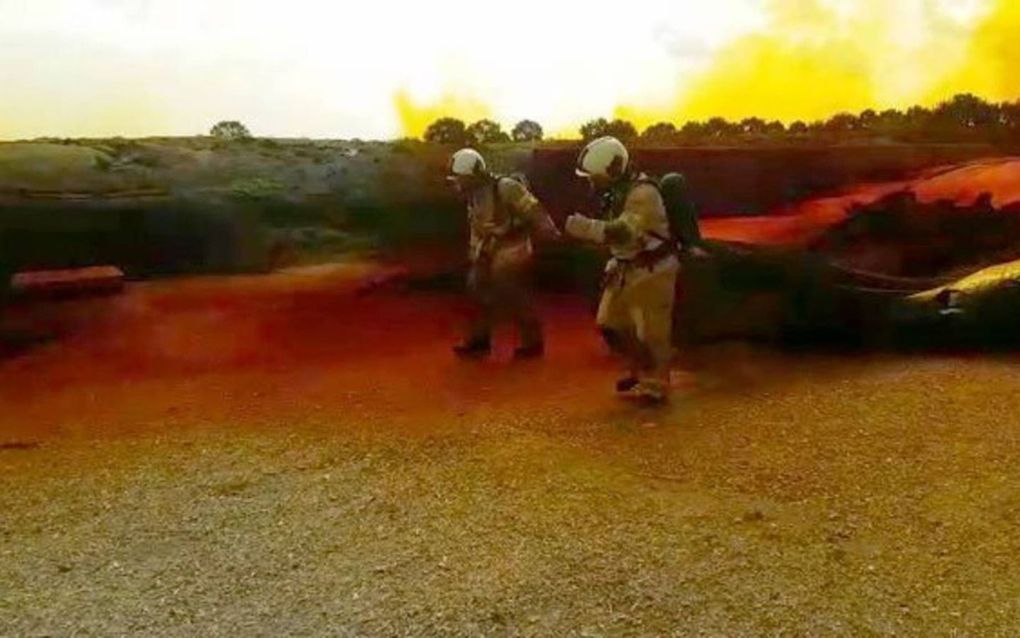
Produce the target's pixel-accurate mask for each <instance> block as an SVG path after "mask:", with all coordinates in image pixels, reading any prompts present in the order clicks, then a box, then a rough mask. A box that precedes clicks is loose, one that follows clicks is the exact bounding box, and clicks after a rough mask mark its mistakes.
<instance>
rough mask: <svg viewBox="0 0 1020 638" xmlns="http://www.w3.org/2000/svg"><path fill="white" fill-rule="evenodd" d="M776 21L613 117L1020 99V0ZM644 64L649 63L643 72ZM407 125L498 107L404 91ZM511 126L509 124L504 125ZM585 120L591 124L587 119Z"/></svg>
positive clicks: (922, 3)
mask: <svg viewBox="0 0 1020 638" xmlns="http://www.w3.org/2000/svg"><path fill="white" fill-rule="evenodd" d="M765 6H766V12H767V18H768V19H767V25H766V27H765V28H764V29H760V30H757V31H754V32H752V33H748V34H746V35H744V36H741V37H738V38H737V39H735V40H733V41H732V42H730V43H728V44H725V45H723V46H722V47H721V48H720V49H719V50H718V51H717V52H716V53H715V54H714V56H713V57H712V59H711V61H710V62H709V64H708V66H707V67H706V68H704V69H703V70H701V71H699V72H696V73H694V74H693V75H690V74H689V75H686V76H680V73H679V72H678V76H680V77H678V78H677V81H676V85H675V91H674V93H673V95H672V96H664V97H663V99H661V100H659V101H658V102H657V103H652V101H651V100H649V99H647V98H645V99H643V100H641V101H635V102H629V101H627V100H626V99H624V100H621V102H620V103H619V104H618V106H617V107H616V108H615V110H614V112H613V113H612V115H613V116H614V117H620V118H624V119H627V120H630V121H632V122H633V123H634V124H635V125H637V127H638V128H639V129H641V128H644V127H647V126H648V125H650V124H653V123H655V122H659V121H671V122H674V123H678V124H679V123H682V122H684V121H687V120H704V119H708V118H711V117H715V116H721V117H725V118H727V119H730V120H740V119H743V118H746V117H761V118H765V119H770V120H771V119H778V120H782V121H784V122H787V123H789V122H792V121H795V120H804V121H813V120H819V119H826V118H828V117H831V116H832V115H835V114H836V113H840V112H859V111H862V110H865V109H869V108H873V109H876V110H881V109H885V108H900V109H903V108H907V107H909V106H912V105H915V104H921V105H926V106H931V105H933V104H935V103H937V102H938V101H940V100H944V99H947V98H949V97H951V96H952V95H954V94H956V93H965V92H970V93H975V94H977V95H980V96H982V97H984V98H986V99H990V100H1013V99H1017V98H1018V97H1020V2H1015V0H989V2H988V3H987V5H986V6H985V7H984V11H983V12H982V13H980V14H979V17H977V18H976V19H973V20H971V21H970V23H961V22H960V21H954V20H952V19H951V18H950V17H949V16H948V15H946V13H945V12H943V11H941V10H940V9H939V7H938V6H937V3H936V1H935V0H856V1H855V2H849V3H839V5H838V6H836V3H831V2H828V3H827V2H824V1H823V0H768V1H767V2H766V5H765ZM635 72H640V70H636V71H635ZM396 103H397V106H398V110H399V112H400V119H401V123H402V125H403V130H404V132H405V134H408V135H420V133H421V132H422V131H423V130H424V128H425V127H426V126H427V125H428V123H429V122H430V121H431V120H433V119H435V118H436V117H438V116H443V115H449V116H453V117H459V118H461V119H464V120H466V121H470V120H472V119H477V117H479V116H480V115H482V114H486V113H488V112H490V111H491V109H487V108H486V107H485V104H484V102H483V101H482V100H480V99H467V98H463V97H461V98H459V99H451V98H450V97H444V99H442V100H440V101H436V102H430V103H427V104H413V103H411V102H410V101H409V100H408V99H407V97H406V95H403V94H398V96H397V98H396ZM504 124H506V123H504ZM577 124H578V125H579V124H580V122H578V123H577Z"/></svg>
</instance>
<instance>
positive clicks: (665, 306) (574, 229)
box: [566, 137, 680, 404]
mask: <svg viewBox="0 0 1020 638" xmlns="http://www.w3.org/2000/svg"><path fill="white" fill-rule="evenodd" d="M577 174H578V175H580V176H583V177H586V178H588V179H589V180H590V182H591V184H592V186H593V187H594V188H595V190H596V191H597V192H598V193H599V194H600V195H601V196H602V202H603V213H604V219H591V218H589V217H586V216H584V215H581V214H574V215H571V216H570V217H569V218H568V219H567V222H566V232H567V234H569V235H571V236H572V237H575V238H578V239H582V240H586V241H590V242H593V243H596V244H601V245H605V246H608V248H609V250H610V253H611V255H612V258H611V259H610V260H609V262H608V263H607V264H606V270H605V277H604V281H603V292H602V299H601V302H600V304H599V310H598V317H597V323H598V327H599V330H600V331H601V333H602V335H603V338H604V339H605V341H606V343H607V344H608V346H609V347H610V349H611V350H612V351H613V352H614V353H617V354H619V355H621V356H622V357H623V358H624V359H625V361H626V362H627V374H626V376H624V377H623V378H622V379H620V380H619V381H618V382H617V384H616V388H617V391H618V392H620V393H622V394H625V395H628V396H631V397H633V398H636V399H638V400H640V401H642V402H647V403H652V404H658V403H662V402H663V401H665V400H666V398H667V393H668V388H669V371H670V363H671V361H672V358H673V340H672V324H673V302H674V298H675V295H676V280H677V274H678V272H679V270H680V261H679V258H678V256H677V254H676V249H675V244H674V242H673V241H672V239H671V236H670V228H669V219H668V217H667V214H666V208H665V204H664V203H663V199H662V195H661V194H660V192H659V189H658V187H657V185H656V183H655V182H653V181H652V180H651V179H649V178H648V177H647V176H645V175H643V174H636V173H635V172H633V171H632V168H631V166H630V157H629V154H628V152H627V149H626V148H625V147H624V145H623V144H621V143H620V141H619V140H617V139H615V138H612V137H603V138H599V139H597V140H595V141H593V142H591V143H590V144H588V145H587V146H586V147H585V149H584V150H583V151H582V152H581V154H580V156H579V157H578V160H577Z"/></svg>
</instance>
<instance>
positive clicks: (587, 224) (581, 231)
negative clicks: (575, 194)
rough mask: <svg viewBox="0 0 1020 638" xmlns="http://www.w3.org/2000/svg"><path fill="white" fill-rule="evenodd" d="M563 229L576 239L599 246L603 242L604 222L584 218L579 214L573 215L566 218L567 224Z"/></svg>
mask: <svg viewBox="0 0 1020 638" xmlns="http://www.w3.org/2000/svg"><path fill="white" fill-rule="evenodd" d="M563 228H564V230H566V231H567V234H568V235H570V236H571V237H575V238H577V239H583V240H585V241H591V242H595V243H596V244H601V243H603V242H604V241H605V234H606V224H605V222H602V221H599V220H597V219H591V218H590V217H585V216H584V215H581V214H580V213H574V214H573V215H571V216H570V217H567V223H566V224H565V225H564V227H563Z"/></svg>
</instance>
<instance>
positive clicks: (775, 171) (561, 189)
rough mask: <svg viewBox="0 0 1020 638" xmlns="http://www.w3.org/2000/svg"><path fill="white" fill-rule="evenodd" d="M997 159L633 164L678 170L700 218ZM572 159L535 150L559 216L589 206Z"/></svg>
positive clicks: (996, 152) (661, 156) (789, 152)
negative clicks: (699, 212) (974, 161)
mask: <svg viewBox="0 0 1020 638" xmlns="http://www.w3.org/2000/svg"><path fill="white" fill-rule="evenodd" d="M1002 155H1003V152H1002V150H1001V149H998V148H995V147H992V146H987V145H982V144H959V145H923V146H922V145H916V146H915V145H888V146H877V145H872V146H843V147H841V146H829V147H821V148H818V147H815V148H812V147H805V148H798V147H790V148H677V149H638V150H636V151H635V152H634V161H635V165H636V166H637V167H638V168H639V169H641V170H643V171H647V172H649V173H651V174H653V175H663V174H665V173H668V172H671V171H676V172H680V173H683V174H684V175H685V176H686V177H687V179H688V182H689V184H690V188H691V197H692V198H693V199H694V202H695V204H696V205H697V207H698V209H699V210H700V211H701V212H702V215H703V216H705V217H716V216H732V215H740V216H753V215H764V214H766V213H772V212H775V211H777V210H781V209H783V208H785V207H788V206H790V205H791V204H794V203H797V202H801V201H804V200H810V199H813V198H817V197H819V196H822V195H830V194H832V193H834V192H838V191H842V190H845V189H847V188H851V187H854V186H857V185H860V184H864V183H874V182H888V181H897V180H903V179H906V178H909V177H916V176H917V175H918V174H921V173H923V172H925V171H927V170H930V169H933V168H936V167H945V166H953V165H959V164H963V163H967V162H971V161H973V160H977V159H980V158H988V157H997V156H1002ZM576 159H577V150H576V149H563V148H559V149H538V150H536V151H535V155H534V159H533V161H532V164H531V175H532V182H533V184H534V186H535V190H536V191H537V192H538V193H539V194H540V195H541V196H542V198H543V201H546V202H548V204H549V206H550V208H551V209H552V210H553V211H555V212H556V213H557V215H563V214H566V213H569V212H571V211H573V210H577V209H579V208H581V207H582V206H584V205H586V204H587V203H588V202H587V199H586V197H585V191H584V185H583V183H581V180H579V179H578V178H577V177H576V176H575V175H574V166H575V163H576Z"/></svg>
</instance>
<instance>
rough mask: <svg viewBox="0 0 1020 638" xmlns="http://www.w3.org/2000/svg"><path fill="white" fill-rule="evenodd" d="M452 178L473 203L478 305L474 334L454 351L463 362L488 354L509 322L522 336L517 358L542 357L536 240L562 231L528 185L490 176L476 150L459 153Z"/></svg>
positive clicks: (471, 250)
mask: <svg viewBox="0 0 1020 638" xmlns="http://www.w3.org/2000/svg"><path fill="white" fill-rule="evenodd" d="M449 179H450V180H451V181H452V182H454V183H455V184H456V185H457V188H458V190H459V191H460V192H461V193H462V194H463V195H464V196H465V198H466V200H467V208H468V225H469V239H468V259H469V262H470V266H469V270H468V290H469V292H470V293H471V295H472V298H473V299H474V300H475V302H476V317H475V318H474V320H473V321H472V322H471V325H470V328H469V332H468V335H467V337H466V338H465V340H464V341H463V342H462V343H461V344H459V345H457V346H455V347H454V351H455V352H456V354H457V355H458V356H463V357H476V356H485V355H488V354H489V353H490V352H491V351H492V330H493V327H494V325H495V324H496V322H497V321H498V320H499V319H501V318H503V317H507V318H510V319H512V320H513V321H514V322H515V323H516V324H517V326H518V329H519V331H520V344H519V346H518V347H517V349H516V350H515V356H516V357H518V358H530V357H535V356H540V355H542V354H543V353H544V351H545V342H544V338H543V334H542V324H541V321H540V320H539V318H538V315H537V313H536V312H535V309H534V304H533V302H532V300H531V294H530V283H531V282H530V275H531V272H530V271H531V265H532V258H533V253H534V247H533V245H532V235H533V234H535V233H541V234H543V235H549V236H558V235H559V232H558V231H557V230H556V228H555V226H554V225H553V224H552V222H551V220H550V219H549V216H548V215H547V214H546V212H545V209H544V208H543V207H542V205H541V203H539V201H538V199H537V198H536V197H535V196H534V195H532V194H531V192H530V191H529V190H528V189H527V187H526V186H525V185H524V184H523V183H521V182H520V181H518V180H515V179H512V178H509V177H503V176H494V175H492V174H490V173H489V172H488V171H487V170H486V169H485V163H484V159H482V157H481V155H479V154H478V153H477V152H476V151H474V150H472V149H462V150H461V151H458V152H457V153H455V154H454V156H453V158H452V160H451V164H450V177H449Z"/></svg>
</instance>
